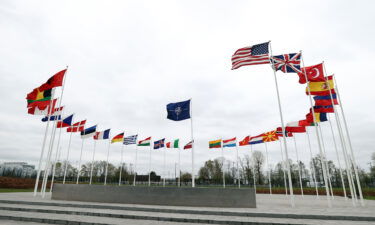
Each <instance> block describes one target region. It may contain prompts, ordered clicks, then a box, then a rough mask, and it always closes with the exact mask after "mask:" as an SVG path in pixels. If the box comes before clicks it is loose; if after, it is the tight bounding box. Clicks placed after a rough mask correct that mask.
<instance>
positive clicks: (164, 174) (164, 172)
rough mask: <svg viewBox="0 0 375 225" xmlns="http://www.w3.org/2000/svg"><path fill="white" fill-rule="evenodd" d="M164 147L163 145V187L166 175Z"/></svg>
mask: <svg viewBox="0 0 375 225" xmlns="http://www.w3.org/2000/svg"><path fill="white" fill-rule="evenodd" d="M166 150H167V149H166V148H165V146H164V152H163V187H165V176H166V174H167V173H166V171H165V163H166V162H165V157H166V156H165V154H166Z"/></svg>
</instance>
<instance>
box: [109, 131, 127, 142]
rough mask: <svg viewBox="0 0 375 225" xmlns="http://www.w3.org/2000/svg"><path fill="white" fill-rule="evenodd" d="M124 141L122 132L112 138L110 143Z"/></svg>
mask: <svg viewBox="0 0 375 225" xmlns="http://www.w3.org/2000/svg"><path fill="white" fill-rule="evenodd" d="M123 139H124V132H122V133H121V134H118V135H116V136H114V137H113V138H112V140H111V143H116V142H122V141H123Z"/></svg>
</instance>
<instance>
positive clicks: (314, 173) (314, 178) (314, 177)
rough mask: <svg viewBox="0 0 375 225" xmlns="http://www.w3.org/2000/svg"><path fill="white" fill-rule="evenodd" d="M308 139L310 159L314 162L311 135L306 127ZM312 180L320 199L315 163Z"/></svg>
mask: <svg viewBox="0 0 375 225" xmlns="http://www.w3.org/2000/svg"><path fill="white" fill-rule="evenodd" d="M306 137H307V142H308V144H309V150H310V157H311V160H314V157H313V154H312V149H311V142H310V135H309V130H308V128H307V127H306ZM312 172H313V174H312V178H313V181H314V184H315V192H316V197H317V198H319V191H318V183H317V181H316V171H315V162H314V161H313V168H312Z"/></svg>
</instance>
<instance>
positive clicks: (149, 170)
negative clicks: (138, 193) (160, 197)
mask: <svg viewBox="0 0 375 225" xmlns="http://www.w3.org/2000/svg"><path fill="white" fill-rule="evenodd" d="M151 144H152V138H150V157H149V160H150V161H149V164H148V186H149V187H150V186H151V152H152V150H151V149H152V145H151Z"/></svg>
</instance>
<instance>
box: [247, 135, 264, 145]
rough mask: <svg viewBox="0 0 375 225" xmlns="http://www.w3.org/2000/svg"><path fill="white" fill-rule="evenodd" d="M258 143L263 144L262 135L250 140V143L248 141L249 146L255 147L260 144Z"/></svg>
mask: <svg viewBox="0 0 375 225" xmlns="http://www.w3.org/2000/svg"><path fill="white" fill-rule="evenodd" d="M260 143H263V134H261V135H258V136H255V137H251V138H250V141H249V144H250V145H255V144H260Z"/></svg>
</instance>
